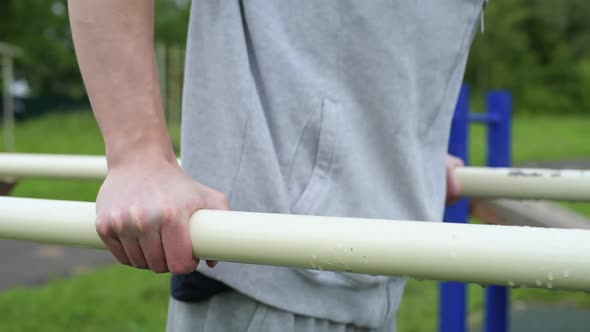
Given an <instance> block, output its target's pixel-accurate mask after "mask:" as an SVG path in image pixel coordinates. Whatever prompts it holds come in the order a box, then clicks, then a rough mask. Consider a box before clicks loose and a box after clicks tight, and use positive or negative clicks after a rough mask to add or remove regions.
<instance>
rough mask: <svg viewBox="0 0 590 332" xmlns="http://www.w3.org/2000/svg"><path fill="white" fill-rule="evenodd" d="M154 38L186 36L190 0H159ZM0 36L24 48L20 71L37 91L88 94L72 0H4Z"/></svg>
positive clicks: (178, 39) (183, 38)
mask: <svg viewBox="0 0 590 332" xmlns="http://www.w3.org/2000/svg"><path fill="white" fill-rule="evenodd" d="M155 4H156V23H155V38H156V39H157V40H159V41H165V42H166V43H170V44H177V45H184V44H185V41H186V33H187V24H188V13H189V2H188V0H156V1H155ZM0 40H1V41H5V42H8V43H10V44H13V45H16V46H18V47H20V48H21V49H22V50H23V54H22V56H21V57H19V58H18V59H17V69H18V75H19V76H22V77H24V78H25V79H26V80H27V82H28V83H29V85H30V87H31V89H32V92H33V94H35V95H58V96H68V97H72V98H83V97H85V91H84V86H83V84H82V79H81V76H80V72H79V70H78V66H77V63H76V57H75V54H74V45H73V43H72V38H71V34H70V28H69V22H68V15H67V0H53V1H38V0H2V1H0Z"/></svg>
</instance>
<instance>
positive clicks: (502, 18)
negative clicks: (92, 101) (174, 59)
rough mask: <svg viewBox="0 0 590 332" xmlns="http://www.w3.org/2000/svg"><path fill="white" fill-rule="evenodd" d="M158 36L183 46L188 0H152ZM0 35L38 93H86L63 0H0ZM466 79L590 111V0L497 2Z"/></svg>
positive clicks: (536, 107) (525, 106)
mask: <svg viewBox="0 0 590 332" xmlns="http://www.w3.org/2000/svg"><path fill="white" fill-rule="evenodd" d="M155 4H156V27H155V37H156V39H157V40H158V41H160V42H165V43H167V44H173V45H177V46H183V45H184V44H185V40H186V31H187V24H188V16H189V6H190V3H189V1H188V0H155ZM0 40H1V41H6V42H9V43H12V44H14V45H17V46H19V47H21V48H22V49H23V50H24V54H23V56H22V57H20V58H19V59H18V62H17V66H18V69H19V74H20V76H24V77H25V78H26V79H27V81H28V82H29V84H30V85H31V87H32V88H33V92H34V93H35V94H43V95H47V94H58V95H67V96H74V97H76V96H81V95H83V94H84V89H83V86H82V83H81V79H80V74H79V71H78V69H77V65H76V59H75V55H74V50H73V46H72V41H71V37H70V32H69V27H68V18H67V4H66V0H52V1H36V0H2V1H1V2H0ZM466 80H467V81H468V82H470V83H471V84H472V85H473V86H474V89H473V91H485V90H487V89H492V88H507V89H510V90H511V91H513V92H514V97H515V110H516V111H517V112H526V113H529V112H535V113H538V112H553V113H556V112H559V113H563V112H570V113H573V112H578V113H581V112H586V111H587V110H588V109H590V93H588V91H590V1H586V0H564V1H558V2H555V1H547V0H493V1H491V2H490V3H489V4H488V6H487V8H486V10H485V32H484V33H483V34H480V33H479V32H478V33H477V34H476V37H475V40H474V44H473V48H472V52H471V57H470V61H469V64H468V69H467V73H466Z"/></svg>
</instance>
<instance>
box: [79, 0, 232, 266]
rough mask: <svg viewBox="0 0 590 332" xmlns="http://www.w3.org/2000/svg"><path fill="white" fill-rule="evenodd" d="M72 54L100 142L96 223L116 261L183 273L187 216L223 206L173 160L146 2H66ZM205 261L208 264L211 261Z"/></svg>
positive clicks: (188, 261) (189, 262) (188, 260)
mask: <svg viewBox="0 0 590 332" xmlns="http://www.w3.org/2000/svg"><path fill="white" fill-rule="evenodd" d="M68 6H69V14H70V21H71V27H72V34H73V38H74V44H75V47H76V54H77V58H78V63H79V65H80V70H81V72H82V77H83V78H84V84H85V86H86V89H87V91H88V95H89V97H90V102H91V104H92V109H93V112H94V114H95V116H96V119H97V121H98V124H99V126H100V129H101V132H102V134H103V138H104V141H105V145H106V154H107V162H108V166H109V172H108V175H107V177H106V179H105V181H104V183H103V185H102V187H101V189H100V191H99V194H98V197H97V220H96V228H97V232H98V234H99V235H100V237H101V239H102V240H103V241H104V242H105V244H106V245H107V247H108V248H109V250H110V251H111V252H112V253H113V255H114V256H115V257H116V258H117V259H118V260H119V261H120V262H121V263H123V264H126V265H132V266H134V267H137V268H149V269H151V270H153V271H154V272H167V271H170V272H173V273H177V274H183V273H188V272H190V271H192V270H194V269H195V268H196V265H197V264H198V262H197V261H196V260H194V259H193V258H192V251H191V243H190V238H189V236H188V224H187V220H188V217H189V216H190V215H191V214H192V213H193V212H194V211H196V210H197V209H200V208H211V209H215V208H217V209H227V203H226V201H225V198H224V196H223V194H221V193H219V192H217V191H215V190H213V189H210V188H208V187H205V186H203V185H201V184H200V183H198V182H196V181H194V180H193V179H191V178H190V177H189V176H187V175H186V174H185V173H184V172H183V171H182V170H181V169H180V167H179V166H178V164H177V163H176V157H175V155H174V152H173V150H172V147H171V144H170V140H169V137H168V133H167V130H166V126H165V121H164V115H163V112H162V101H161V96H160V88H159V83H158V77H157V70H156V64H155V55H154V49H153V46H154V45H153V15H154V9H153V7H154V3H153V1H149V0H125V1H120V0H101V1H96V0H70V1H69V3H68ZM211 265H212V263H211Z"/></svg>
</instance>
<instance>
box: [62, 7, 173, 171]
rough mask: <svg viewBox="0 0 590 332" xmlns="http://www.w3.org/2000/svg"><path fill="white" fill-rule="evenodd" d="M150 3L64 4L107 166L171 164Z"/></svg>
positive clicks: (171, 152) (170, 151) (171, 158)
mask: <svg viewBox="0 0 590 332" xmlns="http://www.w3.org/2000/svg"><path fill="white" fill-rule="evenodd" d="M153 7H154V4H153V1H149V0H126V1H118V0H101V1H95V0H76V1H70V2H69V11H70V20H71V27H72V34H73V37H74V41H75V46H76V54H77V56H78V63H79V65H80V70H81V71H82V75H83V78H84V83H85V85H86V89H87V90H88V93H89V96H90V99H91V102H92V109H93V111H94V113H95V115H96V119H97V120H98V123H99V125H100V128H101V131H102V133H103V135H104V140H105V144H106V152H107V159H108V162H109V166H117V165H118V164H120V163H123V162H126V160H127V159H138V158H141V159H143V158H145V157H146V156H150V157H151V158H159V159H161V158H164V159H166V160H168V161H170V162H172V161H173V159H174V158H175V157H174V153H173V151H172V148H171V146H170V142H169V139H168V134H167V131H166V126H165V121H164V116H163V112H162V101H161V97H160V88H159V82H158V76H157V69H156V62H155V55H154V44H153V24H154V23H153V15H154V12H153V11H154V9H153Z"/></svg>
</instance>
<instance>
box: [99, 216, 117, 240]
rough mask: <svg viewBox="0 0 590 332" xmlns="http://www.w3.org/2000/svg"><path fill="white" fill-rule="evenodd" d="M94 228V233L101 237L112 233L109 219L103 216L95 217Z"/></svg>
mask: <svg viewBox="0 0 590 332" xmlns="http://www.w3.org/2000/svg"><path fill="white" fill-rule="evenodd" d="M95 228H96V233H98V235H99V236H100V237H103V238H104V237H109V236H111V235H112V233H113V232H112V229H111V224H110V223H109V220H108V219H106V218H104V217H97V218H96V223H95Z"/></svg>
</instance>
